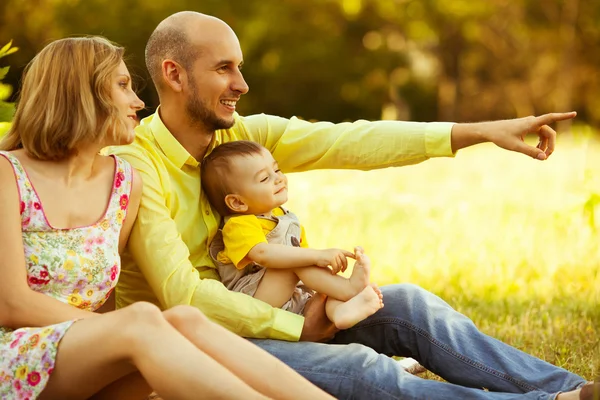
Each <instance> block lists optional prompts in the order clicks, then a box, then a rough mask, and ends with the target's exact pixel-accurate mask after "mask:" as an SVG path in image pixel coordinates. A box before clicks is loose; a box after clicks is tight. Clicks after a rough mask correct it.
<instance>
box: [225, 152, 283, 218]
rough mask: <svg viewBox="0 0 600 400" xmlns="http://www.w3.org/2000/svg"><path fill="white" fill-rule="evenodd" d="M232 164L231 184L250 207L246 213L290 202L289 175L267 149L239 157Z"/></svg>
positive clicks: (260, 212) (263, 210) (262, 212)
mask: <svg viewBox="0 0 600 400" xmlns="http://www.w3.org/2000/svg"><path fill="white" fill-rule="evenodd" d="M232 166H233V168H232V169H233V172H234V173H233V174H232V175H233V177H232V178H230V179H231V181H230V185H231V186H232V189H233V190H234V193H235V194H237V195H239V196H240V197H241V198H242V200H243V201H244V203H245V204H246V205H247V206H248V211H247V214H255V215H257V214H264V213H268V212H270V211H271V210H273V209H274V208H277V207H279V206H281V205H282V204H284V203H285V202H286V201H287V199H288V194H287V192H288V188H287V178H286V176H285V175H284V174H283V173H282V172H281V171H280V170H279V166H278V165H277V161H275V159H274V158H273V156H272V155H271V153H270V152H269V151H267V150H266V149H263V151H262V152H261V154H253V155H250V156H239V157H236V158H235V159H234V160H233V162H232Z"/></svg>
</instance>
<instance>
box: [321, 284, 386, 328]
mask: <svg viewBox="0 0 600 400" xmlns="http://www.w3.org/2000/svg"><path fill="white" fill-rule="evenodd" d="M382 299H383V296H382V294H381V291H380V290H379V288H378V287H377V285H375V284H371V285H368V286H367V287H365V288H364V289H363V290H362V291H361V292H360V293H359V294H357V295H356V296H354V297H353V298H351V299H350V300H348V301H346V302H345V303H341V304H340V305H339V306H337V307H336V309H335V311H334V312H333V316H332V317H333V318H332V319H331V320H332V322H333V323H334V324H335V326H336V327H337V328H338V329H348V328H351V327H353V326H354V325H356V324H357V323H359V322H360V321H362V320H363V319H365V318H367V317H368V316H370V315H373V314H375V313H376V312H377V310H379V309H380V308H382V307H383V300H382Z"/></svg>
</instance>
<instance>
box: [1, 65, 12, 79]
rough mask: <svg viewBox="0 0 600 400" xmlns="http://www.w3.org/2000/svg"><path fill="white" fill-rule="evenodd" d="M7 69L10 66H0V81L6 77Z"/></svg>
mask: <svg viewBox="0 0 600 400" xmlns="http://www.w3.org/2000/svg"><path fill="white" fill-rule="evenodd" d="M9 69H10V67H2V68H0V81H1V80H2V79H4V78H5V77H6V74H7V73H8V70H9Z"/></svg>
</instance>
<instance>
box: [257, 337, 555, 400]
mask: <svg viewBox="0 0 600 400" xmlns="http://www.w3.org/2000/svg"><path fill="white" fill-rule="evenodd" d="M250 340H251V342H252V343H254V344H256V345H258V346H260V347H261V348H263V349H264V350H266V351H268V352H269V353H271V354H273V355H274V356H276V357H277V358H279V359H280V360H282V361H283V362H285V363H286V364H288V365H289V366H290V367H292V368H293V369H295V370H296V371H297V372H299V373H300V374H301V375H302V376H304V377H305V378H307V379H308V380H309V381H311V382H312V383H314V384H315V385H317V386H319V387H320V388H321V389H323V390H325V391H326V392H328V393H330V394H331V395H333V396H335V397H336V398H339V399H361V400H371V399H378V400H392V399H394V400H398V399H409V400H416V399H422V400H432V399H442V400H446V399H447V400H458V399H461V400H462V399H465V400H494V399H497V400H513V399H514V400H517V399H537V400H542V399H554V398H555V395H556V394H548V393H544V392H541V391H535V392H529V393H526V394H515V393H494V392H486V391H483V390H481V389H474V388H467V387H462V386H458V385H455V384H452V383H446V382H439V381H433V380H426V379H423V378H419V377H418V376H415V375H412V374H410V373H408V372H406V371H405V370H404V368H402V366H400V364H399V363H398V362H397V361H395V360H394V359H392V358H390V357H388V356H385V355H383V354H378V353H377V352H376V351H374V350H372V349H370V348H368V347H366V346H363V345H360V344H348V345H333V344H323V343H311V342H284V341H279V340H264V339H250ZM265 379H273V377H265Z"/></svg>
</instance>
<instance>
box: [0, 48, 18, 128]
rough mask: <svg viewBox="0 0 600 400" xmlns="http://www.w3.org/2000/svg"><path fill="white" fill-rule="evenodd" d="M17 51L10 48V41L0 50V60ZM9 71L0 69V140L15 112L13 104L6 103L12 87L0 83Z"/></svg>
mask: <svg viewBox="0 0 600 400" xmlns="http://www.w3.org/2000/svg"><path fill="white" fill-rule="evenodd" d="M18 49H19V48H18V47H12V41H10V42H8V43H7V44H6V45H4V46H3V47H2V48H0V58H2V57H6V56H8V55H10V54H12V53H14V52H15V51H17V50H18ZM9 70H10V67H8V66H7V67H0V138H1V137H2V136H4V134H5V133H6V132H7V131H8V128H9V127H10V123H9V122H10V121H11V120H12V118H13V115H14V112H15V106H14V104H13V103H9V102H7V101H6V100H8V98H9V97H10V95H11V94H12V86H10V85H7V84H6V83H2V81H3V80H4V78H5V77H6V74H7V73H8V71H9Z"/></svg>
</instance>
